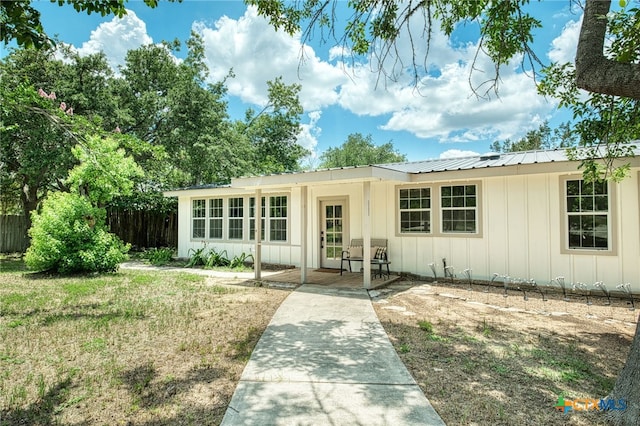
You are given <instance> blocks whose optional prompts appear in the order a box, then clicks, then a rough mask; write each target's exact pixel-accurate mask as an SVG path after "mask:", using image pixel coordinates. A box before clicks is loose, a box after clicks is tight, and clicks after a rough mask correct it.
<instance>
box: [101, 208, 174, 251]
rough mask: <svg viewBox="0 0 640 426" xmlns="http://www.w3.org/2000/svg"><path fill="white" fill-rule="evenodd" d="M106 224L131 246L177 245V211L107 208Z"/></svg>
mask: <svg viewBox="0 0 640 426" xmlns="http://www.w3.org/2000/svg"><path fill="white" fill-rule="evenodd" d="M107 226H108V227H109V229H110V230H111V232H113V233H114V234H116V235H117V236H118V237H120V238H121V239H122V241H124V242H125V243H130V244H131V245H132V247H133V248H145V247H177V246H178V213H177V212H169V213H160V212H155V211H148V210H120V209H108V210H107Z"/></svg>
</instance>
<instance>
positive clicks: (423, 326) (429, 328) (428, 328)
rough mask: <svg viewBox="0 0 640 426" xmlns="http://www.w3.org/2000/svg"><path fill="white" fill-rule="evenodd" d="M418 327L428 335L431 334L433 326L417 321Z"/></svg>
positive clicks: (429, 323) (427, 322) (426, 322)
mask: <svg viewBox="0 0 640 426" xmlns="http://www.w3.org/2000/svg"><path fill="white" fill-rule="evenodd" d="M418 327H420V330H423V331H426V332H427V333H429V334H432V333H433V324H431V322H430V321H426V320H423V321H418Z"/></svg>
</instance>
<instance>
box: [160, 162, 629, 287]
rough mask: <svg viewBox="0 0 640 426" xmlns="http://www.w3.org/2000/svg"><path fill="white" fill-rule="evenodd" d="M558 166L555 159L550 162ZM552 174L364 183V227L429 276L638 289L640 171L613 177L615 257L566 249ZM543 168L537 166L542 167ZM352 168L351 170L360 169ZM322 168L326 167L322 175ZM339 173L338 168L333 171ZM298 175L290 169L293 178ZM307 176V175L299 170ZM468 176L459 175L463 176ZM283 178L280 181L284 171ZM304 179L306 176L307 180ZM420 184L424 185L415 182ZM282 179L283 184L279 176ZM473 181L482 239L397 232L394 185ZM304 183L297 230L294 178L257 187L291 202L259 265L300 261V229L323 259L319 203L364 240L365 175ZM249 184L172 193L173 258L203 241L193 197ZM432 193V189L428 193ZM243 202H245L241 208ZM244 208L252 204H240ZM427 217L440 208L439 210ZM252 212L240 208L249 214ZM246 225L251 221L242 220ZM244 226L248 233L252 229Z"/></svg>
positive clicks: (396, 259) (249, 249)
mask: <svg viewBox="0 0 640 426" xmlns="http://www.w3.org/2000/svg"><path fill="white" fill-rule="evenodd" d="M556 164H557V163H556ZM563 169H564V171H563V170H556V171H551V172H550V171H548V170H547V171H540V172H538V171H537V169H536V170H534V172H530V171H529V170H531V169H527V172H524V173H521V172H517V173H510V172H507V171H505V169H501V170H502V171H501V172H499V173H493V172H492V170H489V169H483V170H473V171H471V172H469V173H466V172H464V171H462V172H446V173H427V174H422V175H419V177H418V178H411V179H407V180H404V181H401V180H393V179H370V180H369V181H370V182H371V184H370V185H371V186H370V189H371V191H370V196H371V204H370V211H371V216H370V223H371V233H370V235H371V237H372V238H386V239H387V240H388V252H389V259H390V261H391V269H392V270H393V271H396V272H408V273H412V274H417V275H421V276H431V275H432V271H431V269H430V267H429V264H430V263H434V264H435V265H436V268H437V271H438V276H440V277H441V276H442V275H443V263H442V259H443V258H446V259H447V265H449V266H453V267H454V268H455V273H456V275H457V276H458V277H463V270H464V269H467V268H469V269H471V270H472V276H473V278H474V279H490V278H491V277H492V275H493V274H494V273H497V274H500V275H506V276H509V277H511V278H514V279H516V278H521V279H534V280H536V282H537V283H538V284H542V285H545V284H549V283H550V281H551V280H552V279H553V278H555V277H557V276H563V277H564V278H565V281H566V282H567V283H569V284H570V283H576V282H582V283H585V284H587V285H588V286H592V285H593V284H594V283H595V282H597V281H603V282H604V283H605V284H607V287H608V288H609V289H614V288H615V286H617V285H618V284H621V283H627V282H628V283H631V285H632V289H633V291H635V292H640V214H639V212H640V189H639V183H640V171H639V169H638V167H636V166H634V168H633V169H632V173H631V175H630V176H629V177H628V178H626V179H625V180H623V181H622V182H621V183H618V184H615V183H611V184H610V185H612V186H613V187H615V190H614V191H612V193H613V194H614V195H612V194H610V202H611V204H613V205H612V206H611V209H610V211H611V218H612V223H611V224H610V226H611V227H612V228H611V229H612V235H611V242H612V244H613V247H614V253H601V252H597V251H590V252H580V251H578V250H566V248H565V245H566V241H565V239H566V235H565V234H566V231H565V228H566V226H565V224H564V223H565V221H566V215H565V213H564V211H565V205H564V204H565V203H566V201H565V199H564V189H563V188H564V187H563V185H564V180H565V179H566V178H567V176H570V177H574V176H575V178H576V179H579V178H580V177H581V175H580V173H579V172H573V171H571V170H575V168H573V169H572V168H569V167H566V168H563ZM540 170H542V169H540ZM356 171H357V170H356ZM325 173H326V172H325ZM336 173H337V172H336ZM293 176H295V175H293ZM304 177H305V178H309V177H308V176H304ZM459 177H464V179H462V178H459ZM282 179H285V177H283V178H282ZM309 179H310V178H309ZM418 180H420V182H418ZM279 182H280V181H279ZM468 183H476V184H477V185H478V192H479V195H478V202H479V206H480V207H479V212H478V222H479V224H478V225H479V226H478V230H479V235H471V236H469V235H466V234H443V233H437V232H436V233H435V234H433V235H419V236H418V235H407V234H400V233H399V223H398V221H399V212H398V190H399V188H404V187H412V186H413V187H416V186H421V185H423V186H424V185H433V186H432V188H438V185H465V184H468ZM304 185H306V187H307V191H306V192H307V206H308V215H307V229H305V230H303V229H301V226H300V221H301V211H302V210H301V208H302V207H301V205H302V203H301V194H302V190H301V187H300V184H295V183H293V181H292V183H290V184H288V185H287V184H283V185H281V186H280V187H279V188H277V189H274V188H271V189H269V190H268V191H270V192H267V191H263V196H268V195H269V194H270V193H274V194H275V193H278V194H286V195H288V196H289V203H288V232H287V235H288V241H286V242H281V243H280V242H279V243H269V242H263V243H262V250H263V251H262V261H263V262H265V263H277V264H289V265H295V266H299V265H300V263H301V262H300V260H301V258H300V256H301V253H302V250H301V247H300V244H301V241H302V238H301V236H302V232H306V241H307V266H308V267H310V268H315V267H319V264H320V220H321V214H322V212H321V211H320V205H321V202H322V201H325V200H336V199H339V200H344V201H345V202H346V214H347V217H348V219H347V221H346V224H345V228H346V229H345V230H346V233H345V240H346V241H345V242H344V244H345V246H346V245H348V240H349V239H353V238H362V236H363V229H362V223H363V213H364V212H365V206H364V203H363V200H364V198H363V197H364V195H363V194H364V192H363V183H362V181H355V180H351V181H348V180H343V181H336V182H324V181H316V182H312V181H309V182H304ZM251 194H253V191H251V190H250V189H234V188H229V187H228V188H223V189H220V188H214V189H209V190H206V189H198V190H191V191H189V190H186V191H175V192H174V193H173V194H171V195H173V196H178V198H179V206H178V217H179V225H178V226H179V235H180V238H179V243H178V255H179V256H180V257H188V255H189V251H190V250H192V249H198V248H200V247H202V246H203V241H202V240H194V239H192V238H190V236H191V226H192V224H191V205H192V200H193V199H201V198H211V197H214V196H216V197H217V196H224V197H229V196H234V195H236V196H241V195H242V196H245V197H250V196H251ZM431 196H432V197H437V196H438V194H437V191H436V190H432V194H431ZM247 207H248V206H247ZM246 210H248V208H247V209H246ZM431 214H432V215H435V214H438V212H437V211H436V209H433V210H432V212H431ZM247 217H248V213H245V218H247ZM247 222H248V221H247ZM247 227H248V226H245V230H246V231H245V232H246V233H247V232H248V229H247ZM207 244H209V245H210V246H212V247H215V249H216V250H226V251H227V253H228V255H229V256H230V257H231V256H235V255H238V254H241V253H253V251H254V248H255V244H254V243H253V242H252V241H249V240H248V239H247V238H246V235H245V239H244V240H242V241H228V240H227V241H207Z"/></svg>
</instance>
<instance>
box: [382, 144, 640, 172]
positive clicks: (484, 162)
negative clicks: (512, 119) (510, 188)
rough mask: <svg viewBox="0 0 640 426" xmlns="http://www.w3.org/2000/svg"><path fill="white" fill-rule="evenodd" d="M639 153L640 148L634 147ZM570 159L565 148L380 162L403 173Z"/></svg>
mask: <svg viewBox="0 0 640 426" xmlns="http://www.w3.org/2000/svg"><path fill="white" fill-rule="evenodd" d="M634 153H635V155H640V148H638V147H636V148H635V149H634ZM564 161H570V160H569V159H568V158H567V153H566V149H564V148H562V149H552V150H538V151H522V152H507V153H501V154H498V153H489V154H483V155H475V156H469V157H457V158H444V159H433V160H425V161H415V162H410V163H392V164H380V165H377V166H376V167H383V168H387V169H390V170H395V171H399V172H405V173H433V172H445V171H454V170H472V169H482V168H488V167H504V166H518V165H523V164H538V163H554V162H564Z"/></svg>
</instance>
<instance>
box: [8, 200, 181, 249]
mask: <svg viewBox="0 0 640 426" xmlns="http://www.w3.org/2000/svg"><path fill="white" fill-rule="evenodd" d="M107 226H108V227H109V229H110V230H111V232H113V233H114V234H116V235H117V236H118V237H120V239H122V241H124V242H125V243H130V244H131V246H132V247H133V248H138V249H139V248H147V247H177V246H178V213H177V212H169V213H159V212H154V211H146V210H119V209H108V210H107ZM25 227H26V223H25V218H24V217H23V216H22V215H0V253H13V252H19V253H23V252H25V251H26V250H27V247H28V246H29V239H28V238H27V236H26V231H25Z"/></svg>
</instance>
